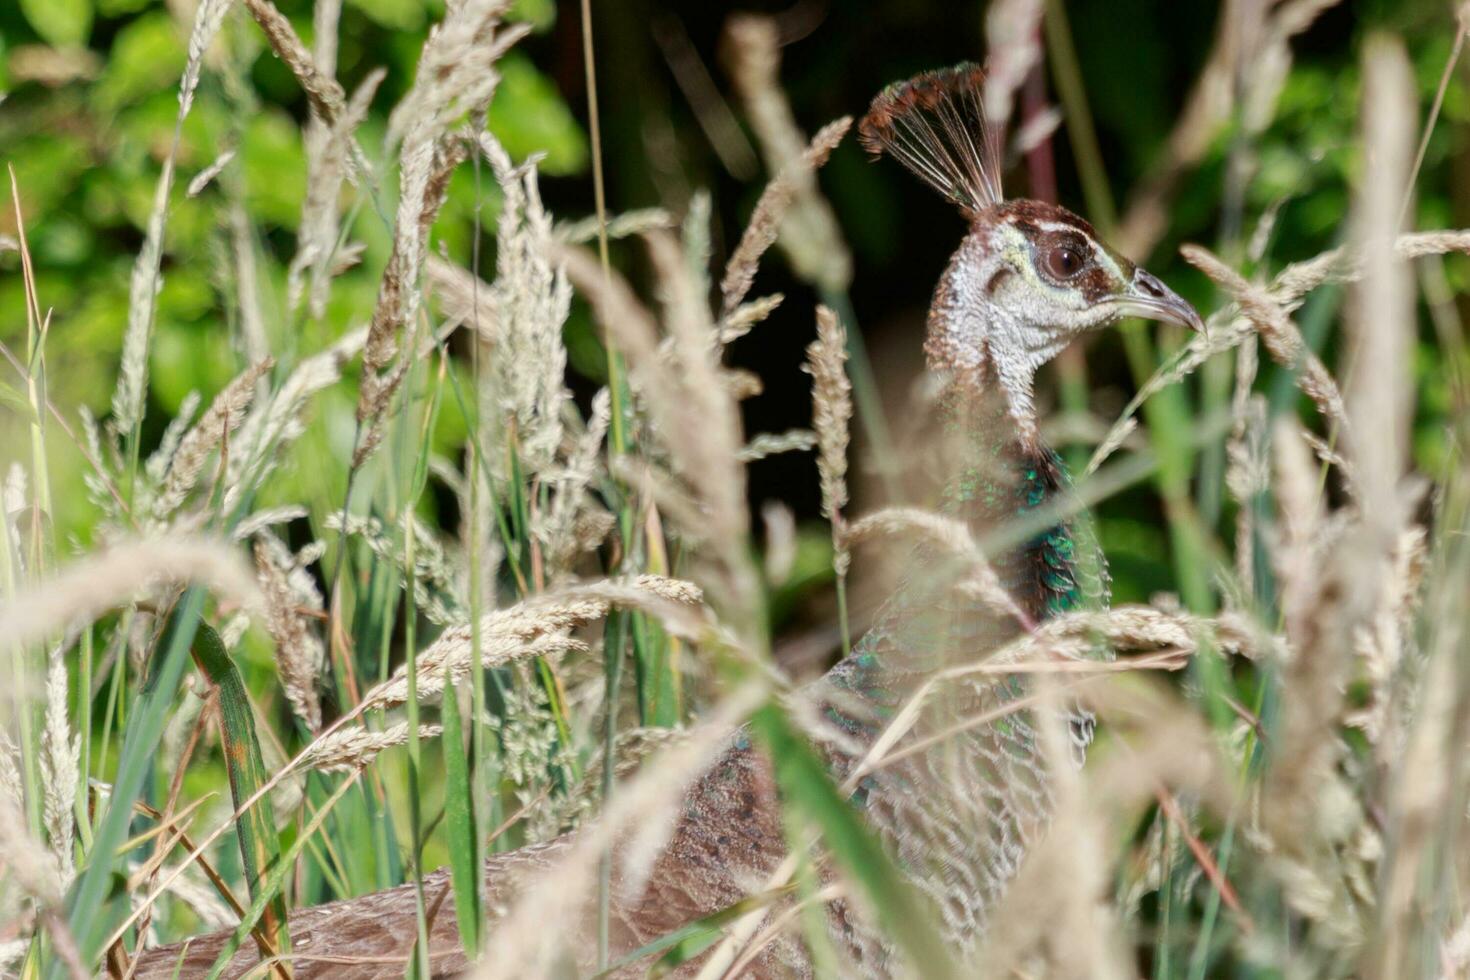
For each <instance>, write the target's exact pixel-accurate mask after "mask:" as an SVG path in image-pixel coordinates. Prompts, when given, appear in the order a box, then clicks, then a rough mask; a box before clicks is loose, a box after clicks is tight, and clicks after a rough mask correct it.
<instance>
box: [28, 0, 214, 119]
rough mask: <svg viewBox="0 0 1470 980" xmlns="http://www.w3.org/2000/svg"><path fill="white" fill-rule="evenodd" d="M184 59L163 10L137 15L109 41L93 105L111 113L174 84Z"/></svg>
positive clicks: (172, 28) (174, 32)
mask: <svg viewBox="0 0 1470 980" xmlns="http://www.w3.org/2000/svg"><path fill="white" fill-rule="evenodd" d="M42 2H44V0H42ZM184 62H185V54H184V44H183V41H182V40H181V39H180V38H179V31H178V27H177V26H176V25H175V24H174V21H173V18H171V17H170V16H169V15H168V14H166V13H151V14H145V15H143V16H142V17H139V18H138V19H137V20H135V21H132V22H131V23H129V24H128V25H127V26H126V27H124V28H123V29H122V30H121V31H119V32H118V34H117V37H116V38H115V39H114V40H113V42H112V51H111V53H110V54H109V55H108V58H107V67H106V68H105V69H104V70H103V72H102V78H101V79H100V80H99V81H98V82H97V87H96V89H95V93H94V99H95V102H96V106H97V108H98V109H99V110H100V111H102V112H104V113H106V112H112V111H115V110H117V109H118V108H120V107H122V106H124V105H127V104H129V103H131V102H136V101H138V100H139V99H141V98H142V97H143V96H145V95H148V94H149V93H152V92H158V91H161V90H163V89H167V88H170V87H172V86H176V85H178V83H179V76H180V75H181V74H183V71H184Z"/></svg>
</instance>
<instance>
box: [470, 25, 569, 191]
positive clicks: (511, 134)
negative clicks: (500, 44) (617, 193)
mask: <svg viewBox="0 0 1470 980" xmlns="http://www.w3.org/2000/svg"><path fill="white" fill-rule="evenodd" d="M499 67H500V71H501V75H502V77H501V82H500V88H498V89H497V90H496V92H495V99H494V101H492V102H491V103H490V131H491V132H492V133H494V134H495V136H496V138H497V139H499V140H500V142H502V143H504V144H505V149H506V152H508V153H509V154H510V155H511V157H512V158H513V159H515V160H524V159H525V158H526V157H528V156H530V155H531V154H533V153H544V154H546V158H545V159H544V160H542V161H541V172H542V173H543V174H548V175H552V176H565V175H567V174H576V173H581V172H582V170H583V168H585V167H586V166H587V137H586V136H585V135H584V134H583V132H582V127H581V125H580V124H579V123H578V122H577V120H576V117H574V116H573V115H572V113H571V110H570V109H568V108H567V106H566V103H565V102H563V101H562V98H561V93H559V92H558V91H557V90H556V86H555V85H553V84H552V83H551V80H550V79H548V78H547V77H546V76H545V75H543V74H541V72H540V71H538V70H537V69H536V67H535V66H534V65H532V64H531V62H530V60H529V59H527V58H526V57H525V55H523V54H521V53H520V52H517V51H512V52H511V53H510V54H509V55H507V56H506V57H505V58H504V59H503V60H502V61H501V62H500V66H499Z"/></svg>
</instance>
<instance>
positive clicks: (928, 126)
mask: <svg viewBox="0 0 1470 980" xmlns="http://www.w3.org/2000/svg"><path fill="white" fill-rule="evenodd" d="M984 88H985V71H984V69H982V68H981V67H980V66H979V65H977V64H974V63H972V62H965V63H963V64H959V65H955V66H954V67H952V68H941V69H938V70H936V71H926V72H924V73H923V74H920V75H915V76H914V77H913V78H910V79H909V80H908V81H905V82H897V83H895V84H893V85H890V86H888V87H887V88H886V89H884V90H883V91H882V92H880V93H879V94H878V96H877V97H876V98H874V99H873V104H872V105H871V106H869V107H868V114H867V115H866V116H864V117H863V120H862V122H861V123H859V124H858V139H859V142H861V143H862V146H863V148H864V149H865V150H867V151H868V152H869V153H871V154H872V155H873V156H874V158H877V157H880V156H882V155H883V154H885V153H887V154H888V155H889V156H892V157H893V158H894V159H895V160H897V161H898V162H899V163H901V164H903V165H904V166H905V167H907V168H908V169H909V170H910V171H912V172H913V173H914V174H915V175H916V176H918V177H919V179H920V180H922V181H924V182H925V183H926V184H928V185H929V186H930V187H933V188H934V189H935V190H937V191H939V193H941V194H943V195H944V196H945V197H946V198H947V199H949V200H950V201H952V202H953V203H954V204H955V205H956V206H957V207H958V208H959V209H960V210H961V211H962V212H964V214H965V215H966V216H967V217H970V218H974V217H976V216H977V215H979V214H980V213H981V212H982V211H984V210H985V209H986V208H989V207H992V206H994V205H996V204H999V203H1001V201H1002V200H1003V198H1004V195H1003V194H1002V192H1001V186H1000V148H1001V134H1000V132H999V130H998V128H997V127H995V126H992V125H990V123H989V122H988V121H987V120H986V118H985V108H984V101H983V100H984Z"/></svg>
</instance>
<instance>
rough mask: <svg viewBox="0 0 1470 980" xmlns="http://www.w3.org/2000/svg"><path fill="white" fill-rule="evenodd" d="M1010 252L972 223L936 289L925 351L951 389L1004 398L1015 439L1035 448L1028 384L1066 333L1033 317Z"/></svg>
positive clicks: (1057, 349)
mask: <svg viewBox="0 0 1470 980" xmlns="http://www.w3.org/2000/svg"><path fill="white" fill-rule="evenodd" d="M1013 250H1014V248H1013V246H1012V245H1010V244H1008V243H1007V240H1006V239H1004V238H1003V237H1002V236H997V235H995V234H994V233H993V229H992V228H991V226H990V224H989V223H987V222H986V221H985V220H984V219H981V220H977V221H976V222H975V224H974V225H973V226H972V227H971V229H970V233H969V234H968V235H966V236H965V239H964V241H962V242H961V243H960V246H959V248H958V249H956V250H955V253H954V255H953V256H951V257H950V260H949V265H948V266H947V267H946V268H945V270H944V274H943V275H942V276H940V278H939V283H938V285H937V286H936V287H935V289H934V298H933V301H932V302H931V303H930V305H929V315H928V322H927V325H926V331H925V340H924V355H925V359H926V361H927V362H928V367H929V370H930V371H931V372H933V373H934V374H936V375H938V376H941V377H945V378H948V379H950V383H951V384H952V385H953V386H955V387H959V388H963V389H973V390H977V391H982V392H993V393H996V394H999V395H1000V396H1002V398H1003V404H1004V406H1005V409H1006V411H1007V414H1008V415H1009V416H1010V427H1011V428H1012V429H1013V430H1014V432H1015V436H1016V438H1017V439H1018V440H1019V441H1021V442H1022V443H1025V444H1026V445H1027V446H1029V447H1030V449H1032V450H1034V451H1039V450H1040V449H1041V448H1042V446H1041V440H1040V435H1039V433H1038V431H1037V425H1036V403H1035V398H1034V396H1033V382H1034V380H1035V377H1036V372H1037V370H1038V369H1040V367H1041V366H1042V365H1043V364H1045V363H1046V362H1047V361H1050V360H1051V359H1052V358H1054V357H1056V355H1057V354H1059V353H1060V352H1061V350H1062V348H1063V347H1065V346H1066V344H1067V337H1066V332H1065V331H1061V330H1046V329H1038V328H1037V326H1036V325H1035V323H1034V322H1033V320H1034V316H1035V311H1033V310H1030V309H1028V306H1029V305H1030V304H1028V302H1027V291H1026V289H1025V287H1024V284H1023V283H1022V282H1021V274H1020V273H1019V272H1017V271H1016V269H1017V263H1018V262H1019V261H1022V259H1021V257H1019V256H1017V255H1013V254H1010V253H1011V251H1013Z"/></svg>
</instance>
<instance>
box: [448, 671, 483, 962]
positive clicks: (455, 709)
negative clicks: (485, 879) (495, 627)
mask: <svg viewBox="0 0 1470 980" xmlns="http://www.w3.org/2000/svg"><path fill="white" fill-rule="evenodd" d="M440 717H441V720H442V721H443V722H444V735H443V737H442V738H441V739H440V740H439V745H440V747H441V748H442V749H443V751H444V823H445V829H446V830H447V831H448V840H447V842H446V843H447V844H448V845H449V875H450V880H451V881H452V882H453V884H454V914H455V917H456V918H457V919H458V920H459V936H460V941H461V942H463V943H464V949H465V953H466V954H468V955H469V956H470V958H471V959H473V958H474V956H475V954H476V953H478V952H479V950H480V922H481V918H482V913H481V911H480V848H479V841H477V840H476V839H475V814H474V800H473V799H472V796H471V792H470V772H469V765H468V762H469V760H468V759H467V758H466V756H465V744H464V736H463V728H464V726H463V724H462V722H461V721H460V717H459V698H458V696H457V694H456V691H455V685H454V683H453V682H449V683H446V685H445V687H444V702H443V707H442V708H441V709H440Z"/></svg>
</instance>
